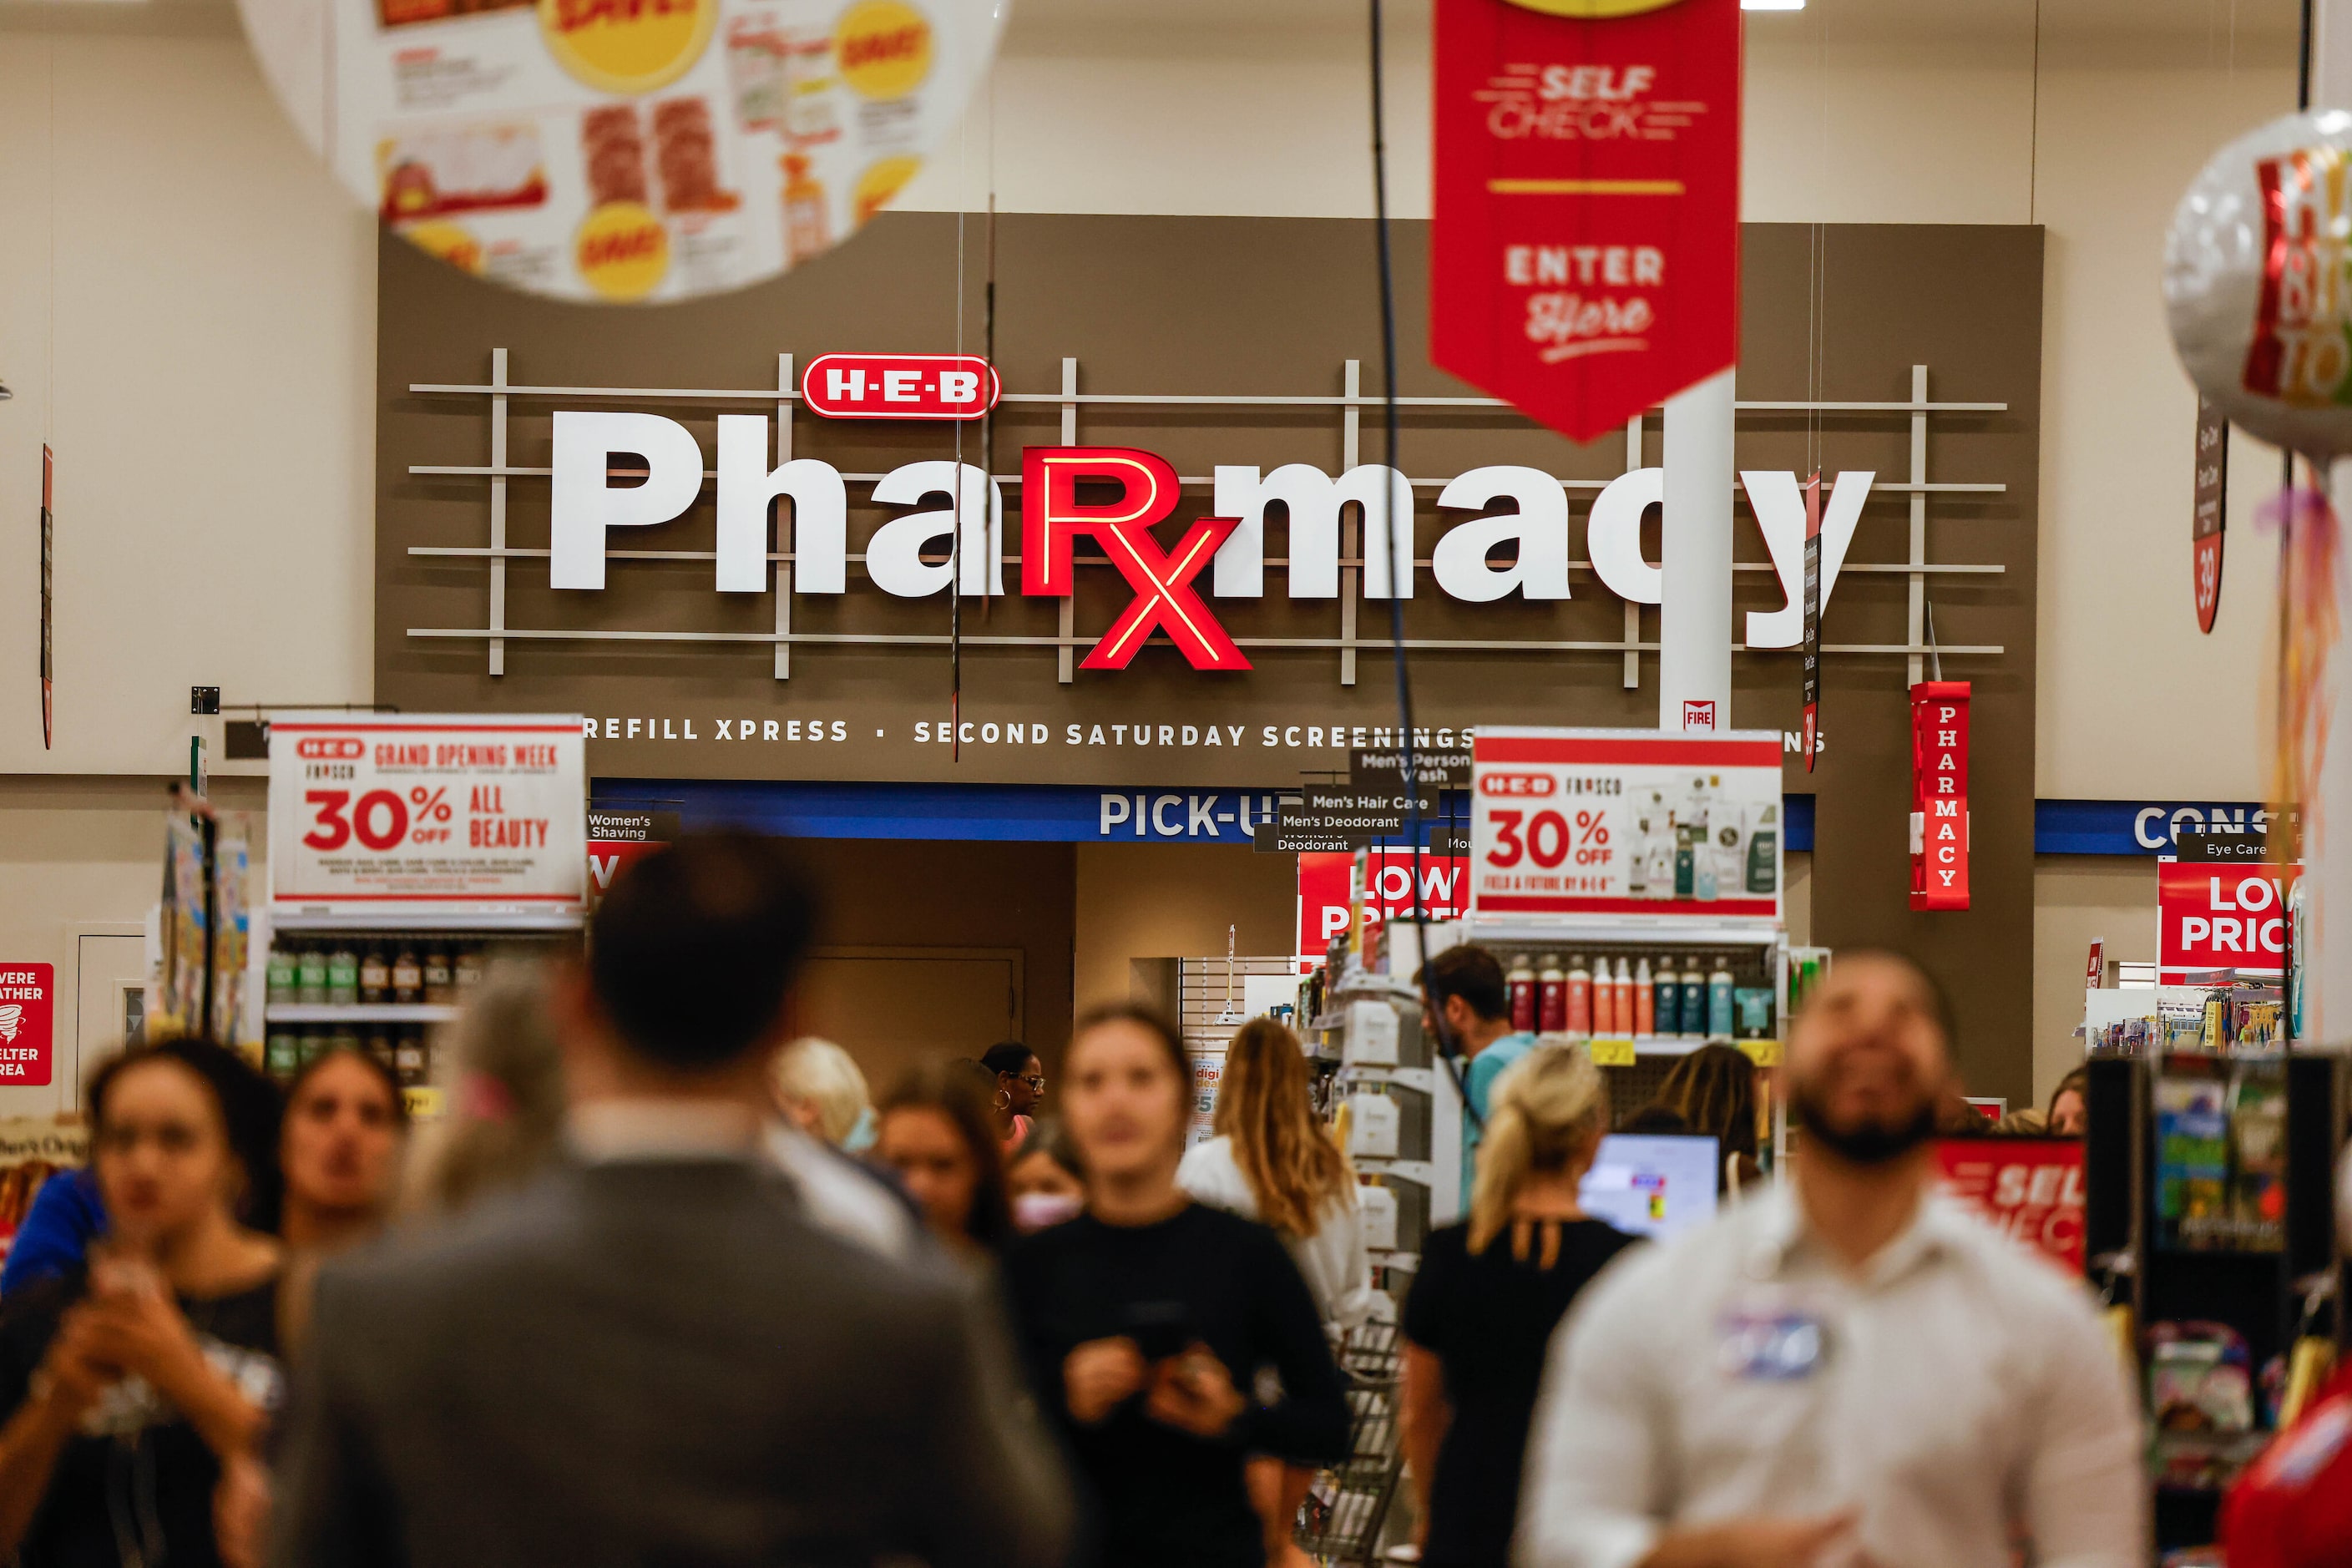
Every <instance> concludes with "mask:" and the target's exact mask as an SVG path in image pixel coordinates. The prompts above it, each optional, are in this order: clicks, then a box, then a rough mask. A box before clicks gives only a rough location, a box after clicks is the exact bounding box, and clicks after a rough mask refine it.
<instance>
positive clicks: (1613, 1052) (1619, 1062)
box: [1592, 1035, 1633, 1068]
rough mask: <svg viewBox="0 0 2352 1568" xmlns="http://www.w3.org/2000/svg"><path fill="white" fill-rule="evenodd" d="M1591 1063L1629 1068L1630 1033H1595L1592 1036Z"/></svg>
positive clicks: (1631, 1038) (1630, 1060)
mask: <svg viewBox="0 0 2352 1568" xmlns="http://www.w3.org/2000/svg"><path fill="white" fill-rule="evenodd" d="M1592 1065H1593V1066H1594V1067H1598V1068H1629V1067H1632V1066H1633V1036H1631V1035H1596V1036H1594V1037H1593V1038H1592Z"/></svg>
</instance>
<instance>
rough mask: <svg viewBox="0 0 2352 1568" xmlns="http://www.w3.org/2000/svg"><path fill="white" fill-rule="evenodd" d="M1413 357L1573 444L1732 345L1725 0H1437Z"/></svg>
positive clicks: (1734, 69) (1734, 16) (1732, 29)
mask: <svg viewBox="0 0 2352 1568" xmlns="http://www.w3.org/2000/svg"><path fill="white" fill-rule="evenodd" d="M1436 21H1437V46H1436V47H1437V58H1436V69H1435V85H1436V95H1437V101H1436V106H1435V114H1436V158H1437V169H1436V200H1435V218H1436V222H1435V235H1434V237H1433V242H1432V243H1433V248H1432V258H1431V282H1430V300H1431V308H1430V323H1431V324H1430V339H1431V346H1430V353H1431V357H1432V358H1433V360H1434V361H1435V362H1436V363H1437V364H1438V365H1440V366H1441V367H1443V368H1444V369H1445V370H1448V371H1451V372H1453V373H1454V374H1455V375H1458V376H1460V377H1462V378H1463V379H1464V380H1465V381H1468V382H1470V383H1472V384H1475V385H1477V386H1480V387H1483V388H1484V389H1486V391H1487V392H1490V393H1492V394H1494V395H1496V396H1498V397H1501V398H1504V399H1506V400H1507V401H1508V402H1510V403H1512V404H1514V405H1517V407H1518V408H1520V409H1521V410H1522V411H1524V412H1525V413H1527V414H1528V416H1530V417H1532V418H1535V419H1538V420H1540V421H1542V422H1543V423H1544V424H1546V425H1549V426H1552V427H1553V428H1554V429H1557V430H1559V431H1561V432H1563V433H1564V434H1566V435H1567V436H1568V437H1570V438H1571V439H1573V440H1577V441H1590V440H1593V439H1595V438H1596V437H1600V436H1601V435H1603V434H1606V433H1607V432H1609V431H1612V430H1614V429H1617V428H1620V427H1622V426H1623V425H1624V423H1625V422H1626V421H1627V420H1628V419H1630V418H1632V417H1633V416H1634V415H1637V414H1640V413H1642V412H1643V410H1645V409H1648V408H1651V407H1654V406H1655V405H1657V404H1659V403H1661V402H1663V401H1664V399H1666V398H1667V397H1669V396H1671V395H1674V394H1675V393H1677V392H1681V391H1683V390H1684V389H1685V388H1687V387H1689V386H1691V385H1694V384H1696V383H1698V382H1700V381H1703V380H1705V379H1706V378H1707V377H1708V376H1711V375H1714V374H1717V372H1720V371H1722V370H1724V369H1727V367H1729V366H1730V365H1731V364H1732V363H1733V362H1734V361H1735V360H1736V359H1737V358H1738V352H1739V4H1738V0H1438V4H1437V19H1436Z"/></svg>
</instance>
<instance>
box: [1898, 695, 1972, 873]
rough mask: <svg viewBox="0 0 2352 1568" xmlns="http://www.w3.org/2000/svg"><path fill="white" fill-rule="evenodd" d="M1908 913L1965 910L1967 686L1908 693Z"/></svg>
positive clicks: (1966, 867) (1967, 843)
mask: <svg viewBox="0 0 2352 1568" xmlns="http://www.w3.org/2000/svg"><path fill="white" fill-rule="evenodd" d="M1911 907H1912V908H1913V909H1915V910H1964V909H1967V908H1968V907H1969V683H1968V682H1967V681H1965V680H1923V681H1921V682H1920V683H1919V684H1918V685H1916V686H1915V687H1913V688H1912V689H1911Z"/></svg>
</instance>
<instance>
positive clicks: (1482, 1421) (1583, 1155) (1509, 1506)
mask: <svg viewBox="0 0 2352 1568" xmlns="http://www.w3.org/2000/svg"><path fill="white" fill-rule="evenodd" d="M1608 1127H1609V1096H1608V1091H1607V1089H1605V1088H1604V1087H1603V1085H1602V1083H1601V1071H1600V1069H1599V1068H1596V1067H1594V1066H1593V1065H1592V1059H1591V1058H1590V1057H1588V1056H1587V1055H1585V1053H1584V1052H1583V1050H1582V1049H1580V1047H1573V1046H1542V1047H1538V1048H1536V1049H1535V1050H1532V1051H1530V1052H1528V1055H1527V1056H1526V1057H1525V1058H1523V1059H1522V1060H1520V1061H1519V1062H1518V1063H1517V1064H1516V1065H1514V1066H1513V1067H1512V1068H1510V1070H1509V1071H1508V1072H1507V1073H1505V1074H1504V1075H1503V1077H1502V1078H1501V1079H1499V1080H1498V1081H1497V1082H1496V1086H1495V1090H1494V1095H1493V1098H1492V1100H1491V1101H1490V1108H1489V1110H1488V1111H1487V1116H1486V1136H1485V1137H1484V1138H1483V1139H1481V1140H1480V1141H1479V1144H1478V1168H1477V1180H1476V1184H1475V1186H1474V1188H1473V1189H1472V1192H1471V1197H1470V1219H1469V1223H1468V1224H1466V1225H1451V1226H1445V1227H1444V1228H1443V1229H1441V1230H1437V1231H1434V1232H1433V1233H1431V1235H1430V1237H1429V1239H1428V1241H1427V1243H1426V1244H1425V1245H1424V1246H1423V1248H1422V1255H1421V1271H1420V1273H1419V1274H1418V1275H1417V1276H1415V1278H1414V1279H1413V1286H1412V1296H1411V1297H1409V1298H1408V1299H1407V1300H1406V1301H1405V1309H1404V1331H1405V1339H1406V1345H1405V1358H1404V1407H1403V1411H1402V1417H1403V1419H1402V1428H1403V1430H1402V1436H1403V1444H1404V1452H1405V1458H1406V1461H1407V1462H1408V1463H1409V1464H1410V1465H1411V1466H1412V1476H1413V1485H1414V1488H1415V1489H1416V1490H1417V1491H1418V1493H1419V1494H1420V1500H1421V1528H1422V1562H1423V1563H1424V1564H1425V1565H1427V1568H1506V1564H1507V1563H1508V1562H1509V1560H1510V1545H1511V1527H1512V1524H1513V1522H1514V1521H1516V1520H1517V1517H1518V1511H1519V1510H1518V1503H1519V1461H1520V1457H1521V1455H1522V1454H1524V1453H1525V1451H1526V1449H1527V1444H1528V1424H1529V1422H1530V1421H1531V1420H1532V1419H1533V1417H1534V1415H1535V1402H1536V1387H1537V1384H1538V1383H1540V1382H1541V1381H1542V1374H1543V1364H1544V1351H1545V1347H1546V1346H1547V1345H1549V1342H1550V1341H1551V1336H1552V1331H1553V1330H1554V1329H1555V1328H1556V1327H1558V1326H1559V1321H1560V1319H1561V1318H1562V1317H1564V1316H1566V1315H1567V1312H1568V1309H1569V1304H1570V1302H1572V1301H1573V1300H1576V1296H1577V1292H1579V1291H1580V1290H1581V1289H1584V1287H1585V1286H1586V1285H1587V1284H1588V1283H1589V1282H1591V1279H1592V1277H1593V1276H1594V1275H1595V1274H1598V1273H1599V1272H1600V1271H1601V1268H1602V1266H1603V1265H1605V1264H1607V1263H1608V1261H1609V1260H1610V1259H1611V1258H1614V1257H1616V1256H1617V1254H1618V1253H1619V1252H1620V1251H1622V1250H1623V1249H1624V1248H1625V1247H1628V1246H1630V1245H1632V1243H1633V1237H1630V1236H1627V1235H1625V1234H1624V1233H1623V1232H1622V1231H1619V1230H1616V1229H1614V1228H1612V1226H1608V1225H1606V1224H1603V1223H1602V1222H1601V1221H1600V1220H1597V1219H1593V1218H1591V1217H1590V1216H1589V1215H1586V1214H1585V1212H1584V1210H1583V1208H1582V1207H1581V1206H1580V1205H1579V1203H1578V1202H1577V1187H1578V1185H1579V1184H1580V1183H1581V1182H1582V1181H1583V1179H1584V1173H1585V1172H1586V1171H1587V1170H1589V1169H1591V1165H1592V1158H1593V1155H1594V1154H1595V1153H1596V1152H1598V1151H1599V1149H1600V1146H1601V1134H1602V1133H1603V1132H1605V1131H1607V1130H1608Z"/></svg>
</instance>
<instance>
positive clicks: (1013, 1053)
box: [980, 1040, 1037, 1078]
mask: <svg viewBox="0 0 2352 1568" xmlns="http://www.w3.org/2000/svg"><path fill="white" fill-rule="evenodd" d="M1036 1054H1037V1053H1036V1052H1034V1051H1033V1050H1031V1049H1030V1048H1029V1047H1027V1046H1024V1045H1023V1044H1022V1043H1021V1042H1020V1041H1018V1040H999V1041H997V1042H996V1044H994V1045H992V1046H991V1047H988V1049H986V1050H984V1051H982V1052H981V1053H980V1065H981V1066H982V1067H984V1068H987V1069H988V1070H989V1071H991V1072H992V1073H995V1074H997V1075H999V1076H1000V1077H1001V1076H1003V1074H1005V1073H1011V1074H1012V1075H1013V1077H1015V1078H1018V1077H1020V1076H1021V1069H1022V1068H1025V1067H1027V1066H1028V1065H1029V1058H1031V1057H1034V1056H1035V1055H1036Z"/></svg>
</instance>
